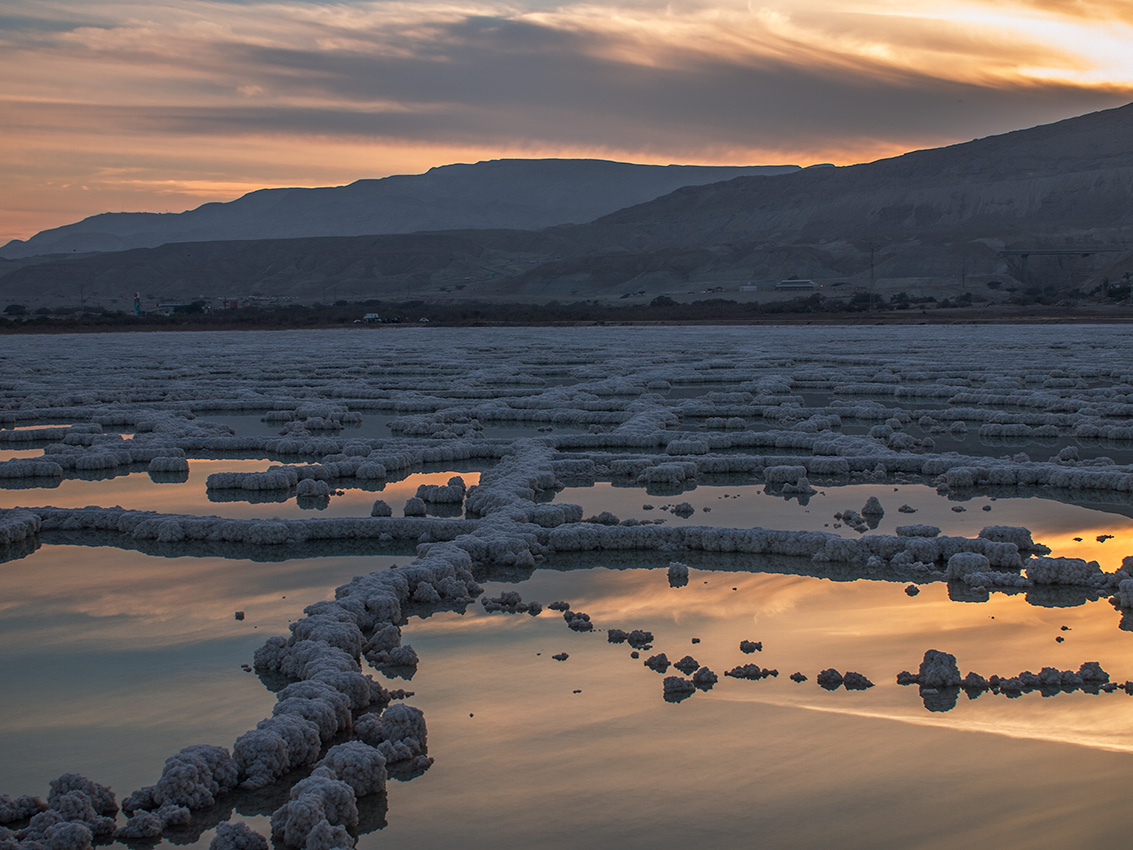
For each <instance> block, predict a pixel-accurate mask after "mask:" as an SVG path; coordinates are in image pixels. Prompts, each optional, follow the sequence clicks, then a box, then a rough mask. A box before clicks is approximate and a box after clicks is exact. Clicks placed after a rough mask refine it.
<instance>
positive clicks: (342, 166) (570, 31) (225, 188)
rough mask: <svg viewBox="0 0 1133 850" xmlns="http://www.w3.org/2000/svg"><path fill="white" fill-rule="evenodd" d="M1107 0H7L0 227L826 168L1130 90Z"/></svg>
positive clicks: (1063, 113)
mask: <svg viewBox="0 0 1133 850" xmlns="http://www.w3.org/2000/svg"><path fill="white" fill-rule="evenodd" d="M1131 42H1133V11H1131V10H1130V8H1129V7H1128V6H1127V5H1126V4H1124V3H1121V2H1118V1H1117V0H1082V2H1077V3H1074V4H1070V5H1069V6H1068V5H1067V4H1063V3H1055V2H1052V0H957V2H947V3H942V2H927V0H906V2H902V3H900V4H898V3H897V2H895V0H857V2H854V3H851V4H849V5H845V4H834V3H831V2H829V0H798V2H786V0H766V2H762V3H761V2H759V0H753V2H744V0H732V2H724V3H706V2H696V0H692V2H672V3H661V2H659V0H604V2H580V3H575V2H569V0H568V2H562V3H554V2H547V0H515V1H514V2H511V3H506V2H494V0H471V2H459V0H457V1H456V2H445V1H444V0H436V2H434V0H427V2H423V3H413V2H380V0H359V2H339V3H322V2H300V0H279V2H259V0H249V2H220V0H153V2H147V3H145V4H144V5H143V4H141V3H138V2H137V1H136V0H112V2H108V3H105V4H99V5H98V6H94V7H92V6H91V5H90V4H79V3H77V2H76V0H48V2H38V0H37V2H36V3H34V4H32V3H30V2H28V0H14V2H13V3H11V4H9V8H8V10H7V11H6V12H5V13H3V14H0V47H2V48H3V50H2V51H0V74H2V76H3V78H4V80H5V86H4V88H3V90H2V91H0V120H2V121H3V123H4V126H5V133H4V136H3V139H2V141H0V152H2V153H3V155H4V165H3V166H0V179H2V180H3V184H2V185H4V187H5V192H4V202H3V203H2V204H0V244H3V243H4V242H6V241H8V240H9V239H13V238H22V239H26V238H28V237H29V236H31V235H33V234H34V233H36V232H39V231H40V230H43V229H46V228H50V227H56V226H60V225H63V224H69V223H72V222H74V221H77V220H79V219H82V218H84V217H86V216H89V215H94V214H97V213H101V212H118V211H147V212H180V211H183V210H185V209H190V208H193V207H196V206H199V205H200V204H202V203H206V202H209V201H228V200H232V199H234V198H236V197H239V196H240V195H243V194H245V193H247V192H249V191H254V190H256V189H262V188H273V187H284V186H325V185H342V184H346V183H351V182H353V181H355V180H358V179H362V178H376V177H384V176H388V175H390V174H404V173H420V172H423V171H426V170H427V169H428V168H430V167H434V166H438V165H445V164H449V163H452V162H475V161H479V160H486V159H499V158H508V157H531V158H542V157H566V158H576V157H586V158H602V159H616V160H622V161H631V162H641V163H656V164H669V163H688V164H709V165H764V164H766V165H773V164H788V163H789V164H797V165H809V164H813V163H817V162H832V163H834V164H839V165H844V164H850V163H854V162H864V161H872V160H875V159H879V158H883V157H887V156H893V155H897V154H900V153H904V152H906V151H909V150H913V149H917V148H926V147H938V146H942V145H947V144H951V143H956V142H962V141H966V140H968V139H971V138H975V137H979V136H984V135H989V134H994V133H1002V132H1008V131H1010V130H1015V129H1021V128H1023V127H1029V126H1033V125H1036V124H1042V123H1047V122H1049V121H1055V120H1059V119H1062V118H1067V117H1071V116H1074V115H1078V114H1082V113H1086V112H1090V111H1094V110H1096V109H1102V108H1109V107H1113V106H1118V105H1121V104H1122V103H1125V102H1127V101H1130V100H1133V56H1131V55H1130V53H1129V51H1128V50H1127V45H1128V44H1129V43H1131Z"/></svg>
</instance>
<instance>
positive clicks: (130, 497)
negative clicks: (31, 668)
mask: <svg viewBox="0 0 1133 850" xmlns="http://www.w3.org/2000/svg"><path fill="white" fill-rule="evenodd" d="M271 466H278V464H277V463H275V462H273V461H268V460H200V459H193V460H190V461H189V477H188V480H186V481H184V482H181V483H173V484H170V483H157V482H155V481H154V480H153V479H151V478H150V476H149V475H147V474H146V473H145V472H135V473H131V474H129V475H119V476H116V477H114V478H109V479H105V480H101V481H82V480H79V479H74V478H70V479H64V480H63V481H61V482H59V483H58V485H57V486H54V487H50V488H43V489H42V490H39V489H31V490H26V489H24V490H19V491H5V490H2V489H0V508H6V507H17V506H21V505H22V506H30V505H35V506H39V507H42V506H48V505H49V506H51V507H56V508H81V507H86V506H88V505H99V506H101V507H113V506H115V505H118V506H120V507H123V508H126V509H128V510H134V511H160V512H161V513H174V514H199V515H204V516H219V517H225V518H226V519H271V518H272V517H280V518H289V519H294V518H304V517H310V516H324V517H368V516H369V515H370V510H371V509H372V508H373V506H374V501H375V500H377V499H381V500H383V501H385V502H386V503H387V504H389V506H390V507H391V508H392V509H393V510H394V513H395V514H397V515H399V516H400V515H401V514H402V512H403V511H404V508H405V502H406V501H408V500H409V499H410V498H412V497H413V496H415V495H416V494H417V488H418V487H419V486H421V485H422V484H446V483H447V482H448V480H449V479H450V478H452V477H453V476H455V475H459V476H460V477H461V478H463V479H464V482H465V484H467V485H468V486H470V487H471V486H472V485H473V484H476V483H477V482H478V481H479V480H480V473H479V472H468V471H464V472H456V471H453V470H448V471H444V472H420V473H412V474H410V475H408V476H406V477H405V478H403V479H401V480H400V481H388V480H387V481H383V482H374V483H373V484H372V485H371V486H372V487H373V489H372V490H371V489H359V488H353V487H352V488H349V489H345V490H341V492H342V495H332V496H330V497H329V498H327V499H309V500H307V499H304V500H302V501H300V500H298V499H297V498H296V497H295V494H294V492H290V493H289V492H288V491H286V490H284V491H263V490H235V489H224V490H209V489H208V488H207V487H206V486H205V482H206V481H207V480H208V477H209V476H210V475H212V474H214V473H218V472H264V471H266V470H267V469H268V468H269V467H271ZM344 483H345V482H339V486H342V485H343V484H344ZM353 483H355V484H357V483H358V482H353ZM259 500H263V501H259Z"/></svg>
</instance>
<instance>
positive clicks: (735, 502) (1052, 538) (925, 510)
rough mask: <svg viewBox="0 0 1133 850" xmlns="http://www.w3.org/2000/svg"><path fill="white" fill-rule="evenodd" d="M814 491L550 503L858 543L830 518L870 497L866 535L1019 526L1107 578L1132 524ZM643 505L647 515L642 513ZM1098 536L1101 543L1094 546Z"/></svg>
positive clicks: (1045, 509) (1130, 538)
mask: <svg viewBox="0 0 1133 850" xmlns="http://www.w3.org/2000/svg"><path fill="white" fill-rule="evenodd" d="M815 489H816V490H817V491H818V492H817V493H816V494H815V495H813V496H809V497H805V498H803V499H801V500H800V499H798V498H795V499H785V498H783V497H782V496H778V495H774V494H773V493H770V492H768V491H767V489H766V488H765V487H764V486H763V485H762V484H759V485H756V484H747V485H743V484H737V485H734V486H715V485H705V484H701V485H699V486H697V487H696V488H694V489H692V490H686V491H684V492H683V493H681V494H680V495H676V496H655V495H650V494H648V493H647V492H646V491H645V489H644V488H641V487H616V486H613V485H611V484H610V483H608V482H598V483H596V484H594V485H593V486H591V487H567V488H565V489H563V490H561V491H559V493H558V494H556V496H555V501H556V502H564V503H567V504H576V505H581V506H582V513H583V516H585V517H590V516H596V515H597V514H599V513H601V512H602V511H610V512H611V513H613V514H614V515H615V516H617V517H618V519H620V520H626V519H635V520H639V521H656V520H664V522H665V524H666V525H670V526H675V527H680V526H683V525H711V526H716V527H719V528H756V527H758V528H791V529H798V530H803V531H828V532H831V533H833V534H839V535H841V536H843V537H859V536H860V534H859V533H858V532H857V531H854V530H853V529H852V528H847V527H846V526H844V525H842V526H841V527H839V525H840V523H839V522H838V520H837V519H835V517H834V514H836V513H841V512H842V511H844V510H847V509H850V510H855V511H861V509H862V508H863V507H864V506H865V503H866V501H867V500H868V499H869V498H870V497H871V496H875V497H876V498H877V499H878V501H879V502H881V506H882V508H884V510H885V515H884V516H882V517H880V519H878V520H877V523H876V525H875V526H874V527H873V528H871V530H870V531H869V532H867V533H876V534H895V533H896V531H897V528H898V527H899V526H903V525H915V524H924V525H934V526H936V527H937V528H939V529H941V531H942V532H943V533H944V534H945V535H951V536H957V537H975V536H977V535H978V534H979V533H980V531H981V530H982V529H983V528H986V527H987V526H989V525H1011V526H1024V527H1026V528H1030V529H1031V533H1032V539H1033V540H1034V541H1035V542H1036V543H1042V544H1044V545H1046V546H1049V547H1050V548H1051V550H1052V553H1051V557H1066V558H1085V559H1086V560H1096V561H1098V562H1099V563H1100V564H1101V565H1102V567H1103V568H1104V569H1106V570H1107V571H1113V570H1115V569H1117V568H1118V567H1119V566H1121V561H1122V558H1123V557H1125V555H1127V554H1128V553H1129V552H1133V518H1130V517H1128V516H1124V515H1122V514H1120V513H1111V512H1109V511H1106V510H1104V509H1101V507H1100V506H1099V507H1086V506H1083V505H1076V504H1066V503H1065V502H1059V501H1054V500H1052V499H1043V498H1037V497H1033V498H989V497H986V496H975V497H972V498H969V499H965V500H964V501H957V500H955V499H949V498H947V497H945V496H943V495H941V494H939V493H938V492H937V491H936V490H935V489H933V488H932V487H929V486H927V485H923V484H849V485H844V486H827V487H816V488H815ZM681 503H687V504H688V505H689V506H691V507H692V508H693V513H692V514H690V515H688V516H684V515H681V514H676V513H673V511H672V508H673V507H674V506H676V505H679V504H681ZM646 505H651V506H652V507H651V508H649V509H647V508H646V507H645V506H646ZM901 507H910V508H912V509H913V512H912V513H905V512H902V511H900V510H899V509H900V508H901ZM956 508H963V510H962V511H956V510H955V509H956ZM985 508H986V509H987V510H985ZM1110 535H1111V537H1108V536H1110ZM1099 536H1105V537H1107V539H1105V540H1102V541H1099V540H1098V539H1097V538H1098V537H1099ZM1075 538H1081V540H1076V539H1075Z"/></svg>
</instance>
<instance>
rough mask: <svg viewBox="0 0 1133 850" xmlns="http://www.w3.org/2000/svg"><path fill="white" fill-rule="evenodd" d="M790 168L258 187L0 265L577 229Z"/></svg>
mask: <svg viewBox="0 0 1133 850" xmlns="http://www.w3.org/2000/svg"><path fill="white" fill-rule="evenodd" d="M797 170H798V166H795V165H783V166H736V167H716V166H699V165H664V166H662V165H635V164H632V163H624V162H608V161H605V160H595V159H501V160H492V161H490V162H478V163H476V164H474V165H445V166H441V167H438V168H432V169H430V170H429V171H427V172H426V173H425V174H415V175H399V176H395V177H384V178H382V179H380V180H359V181H357V182H356V183H351V184H350V185H349V186H336V187H327V188H319V189H263V190H261V191H258V192H251V193H249V194H247V195H244V196H243V197H241V198H237V199H236V200H234V201H231V202H229V203H212V204H205V205H204V206H201V207H198V208H197V209H194V210H189V211H188V212H183V213H103V214H101V215H96V216H91V217H90V218H86V219H83V220H82V221H80V222H77V223H75V224H68V225H66V226H64V227H57V228H54V229H52V230H45V231H43V232H42V233H37V234H36V235H35V236H33V237H31V238H30V239H28V240H27V241H26V242H24V241H21V240H13V241H12V242H9V243H8V244H7V245H5V246H4V247H3V248H0V257H4V258H8V259H19V258H23V257H29V256H34V255H39V254H64V253H66V254H69V253H73V252H79V253H84V252H92V251H124V250H128V249H131V248H152V247H156V246H158V245H164V244H166V243H170V242H211V241H229V240H247V239H286V238H300V237H309V236H363V235H375V234H383V233H414V232H417V231H435V230H463V229H466V228H484V229H498V228H515V229H521V230H540V229H542V228H544V227H549V226H551V225H555V224H569V223H581V222H587V221H591V220H593V219H595V218H598V217H599V216H603V215H606V214H608V213H612V212H614V211H616V210H619V209H622V208H623V207H627V206H632V205H635V204H640V203H642V202H643V201H648V200H652V199H653V198H657V197H660V196H661V195H666V194H668V193H669V192H672V191H673V190H674V189H678V188H680V187H682V186H695V185H701V184H704V183H715V182H718V181H721V180H730V179H732V178H734V177H740V176H760V177H766V176H771V175H776V174H784V173H788V172H791V171H797Z"/></svg>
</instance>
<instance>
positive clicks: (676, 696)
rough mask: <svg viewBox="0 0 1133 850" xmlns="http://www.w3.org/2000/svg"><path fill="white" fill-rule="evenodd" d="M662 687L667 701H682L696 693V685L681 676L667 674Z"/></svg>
mask: <svg viewBox="0 0 1133 850" xmlns="http://www.w3.org/2000/svg"><path fill="white" fill-rule="evenodd" d="M662 687H663V691H664V697H665V702H681V701H682V700H685V699H688V698H689V697H690V696H692V695H693V694H694V693H696V685H695V684H693V682H692V681H691V680H689V679H682V678H681V677H680V676H666V677H665V681H664V682H663V683H662Z"/></svg>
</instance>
